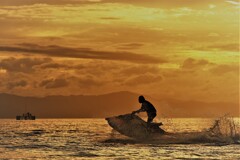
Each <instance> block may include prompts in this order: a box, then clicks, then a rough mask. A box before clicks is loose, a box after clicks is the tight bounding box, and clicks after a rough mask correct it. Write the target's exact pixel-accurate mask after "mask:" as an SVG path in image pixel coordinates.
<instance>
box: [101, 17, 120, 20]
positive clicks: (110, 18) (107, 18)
mask: <svg viewBox="0 0 240 160" xmlns="http://www.w3.org/2000/svg"><path fill="white" fill-rule="evenodd" d="M100 19H103V20H120V19H121V18H118V17H101V18H100Z"/></svg>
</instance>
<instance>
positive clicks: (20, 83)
mask: <svg viewBox="0 0 240 160" xmlns="http://www.w3.org/2000/svg"><path fill="white" fill-rule="evenodd" d="M27 85H28V82H27V81H26V80H19V81H14V82H9V83H7V88H8V89H10V90H11V89H14V88H16V87H25V86H27Z"/></svg>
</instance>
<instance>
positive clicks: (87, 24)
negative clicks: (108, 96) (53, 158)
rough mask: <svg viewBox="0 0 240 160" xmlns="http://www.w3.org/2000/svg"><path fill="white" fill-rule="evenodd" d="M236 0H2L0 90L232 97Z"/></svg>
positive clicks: (235, 64)
mask: <svg viewBox="0 0 240 160" xmlns="http://www.w3.org/2000/svg"><path fill="white" fill-rule="evenodd" d="M239 6H240V5H239V2H238V1H235V0H226V1H224V0H201V1H196V0H171V1H169V0H161V1H158V0H152V1H151V0H150V1H149V0H138V1H136V0H114V1H113V0H51V1H49V0H32V1H29V0H21V1H20V0H8V1H1V2H0V15H1V16H0V35H1V37H0V92H5V93H12V94H18V95H24V96H25V95H33V96H44V95H56V94H57V95H59V94H61V95H70V94H103V93H108V92H115V91H122V90H126V91H132V92H136V93H141V94H143V95H150V96H153V97H156V98H158V99H161V98H163V97H164V98H166V97H168V98H176V99H181V100H199V101H206V102H218V101H224V102H234V103H238V102H239V101H238V99H239Z"/></svg>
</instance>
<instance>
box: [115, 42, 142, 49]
mask: <svg viewBox="0 0 240 160" xmlns="http://www.w3.org/2000/svg"><path fill="white" fill-rule="evenodd" d="M142 46H144V44H143V43H123V44H120V45H119V46H118V47H117V49H124V50H130V49H138V48H140V47H142Z"/></svg>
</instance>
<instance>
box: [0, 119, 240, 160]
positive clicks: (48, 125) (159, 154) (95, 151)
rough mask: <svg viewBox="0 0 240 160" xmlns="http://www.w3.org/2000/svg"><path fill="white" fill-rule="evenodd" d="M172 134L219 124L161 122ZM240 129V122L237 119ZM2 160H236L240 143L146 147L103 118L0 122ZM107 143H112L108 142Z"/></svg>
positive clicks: (0, 153)
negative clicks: (117, 129)
mask: <svg viewBox="0 0 240 160" xmlns="http://www.w3.org/2000/svg"><path fill="white" fill-rule="evenodd" d="M160 120H161V121H162V122H163V123H164V126H163V127H164V129H166V130H167V131H168V132H174V133H175V132H197V131H198V132H199V131H202V130H206V129H208V128H209V127H210V126H211V125H212V124H213V122H214V119H201V118H173V119H160ZM234 120H235V121H236V124H238V127H239V118H237V119H236V118H235V119H234ZM0 127H1V130H0V159H28V158H29V159H146V158H149V159H176V158H186V159H187V158H189V159H193V158H203V159H211V158H215V159H237V158H238V157H239V155H240V145H239V144H228V145H221V147H219V145H218V144H216V143H212V144H205V143H202V144H201V143H195V144H188V145H185V144H157V143H141V142H139V141H135V140H132V139H129V138H127V137H124V136H121V135H120V134H116V135H115V136H114V135H112V129H111V128H110V127H109V126H108V124H107V122H106V121H105V120H103V119H38V120H36V121H15V120H0ZM106 140H111V141H108V142H107V143H106Z"/></svg>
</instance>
